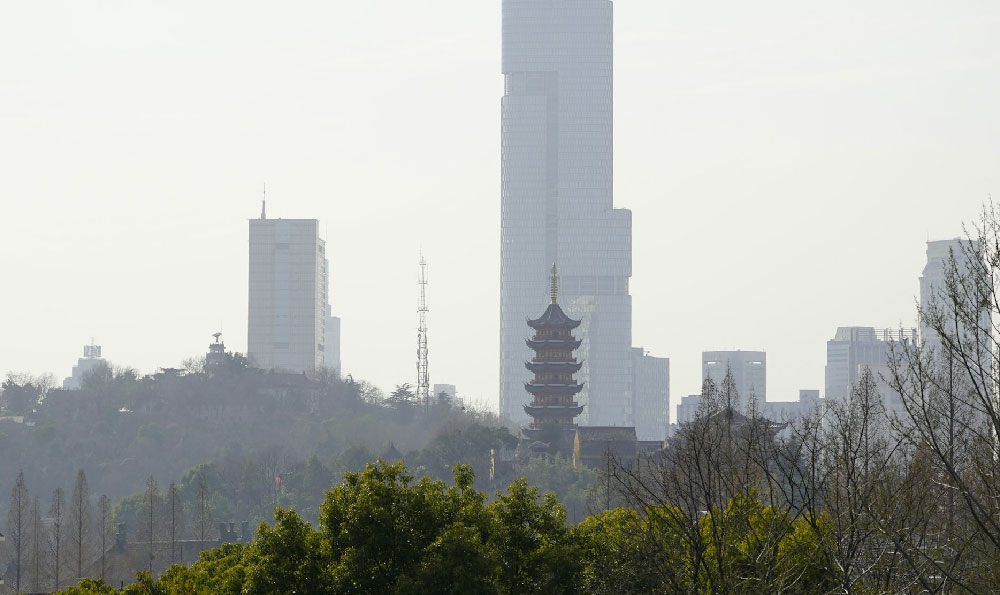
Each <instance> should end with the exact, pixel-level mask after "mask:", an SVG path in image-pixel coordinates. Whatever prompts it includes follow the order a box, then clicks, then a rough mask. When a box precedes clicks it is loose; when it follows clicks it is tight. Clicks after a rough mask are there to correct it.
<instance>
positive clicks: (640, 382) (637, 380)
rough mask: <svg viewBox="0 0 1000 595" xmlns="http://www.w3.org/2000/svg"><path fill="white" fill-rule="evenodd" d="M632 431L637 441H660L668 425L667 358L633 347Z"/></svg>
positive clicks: (668, 383)
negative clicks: (633, 415) (648, 353)
mask: <svg viewBox="0 0 1000 595" xmlns="http://www.w3.org/2000/svg"><path fill="white" fill-rule="evenodd" d="M632 395H633V397H632V398H633V406H632V408H633V411H634V412H635V434H636V436H637V437H638V439H639V440H640V441H655V440H659V441H663V440H664V439H666V437H667V428H668V427H669V426H670V358H666V357H653V356H650V355H647V354H646V351H645V350H644V349H643V348H641V347H634V348H632Z"/></svg>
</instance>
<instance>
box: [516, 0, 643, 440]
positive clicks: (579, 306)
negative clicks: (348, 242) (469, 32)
mask: <svg viewBox="0 0 1000 595" xmlns="http://www.w3.org/2000/svg"><path fill="white" fill-rule="evenodd" d="M612 39H613V36H612V3H611V2H610V0H503V65H502V70H503V75H504V96H503V99H502V101H501V167H502V171H501V231H500V235H501V267H500V271H501V272H500V288H501V289H500V291H501V296H500V335H501V336H500V350H501V354H500V413H501V414H502V415H504V416H507V417H508V418H510V419H511V420H513V421H515V422H518V423H525V422H527V421H528V420H527V416H526V415H525V413H524V411H523V409H522V406H523V405H524V404H525V403H526V402H528V401H529V400H530V396H529V395H528V393H527V392H525V389H524V383H525V382H526V381H528V380H529V374H528V372H527V370H526V369H525V367H524V362H525V361H526V360H528V359H530V358H531V351H530V350H529V349H528V348H527V346H526V345H525V343H524V340H525V338H526V337H525V335H526V330H525V329H526V327H525V321H526V320H527V319H528V318H530V317H531V316H532V315H533V314H536V313H537V312H538V311H539V309H540V308H541V307H543V306H544V305H545V304H546V302H547V299H546V298H547V293H548V273H549V269H550V267H551V266H552V264H553V263H554V264H556V265H558V268H559V272H560V274H561V287H560V300H559V301H560V303H561V304H563V305H564V307H565V308H566V313H567V314H568V315H569V316H571V317H573V318H577V319H582V320H583V324H582V325H581V330H580V333H579V338H581V339H582V340H583V341H584V344H583V346H582V347H581V348H580V350H578V351H577V353H576V356H577V359H578V360H582V361H583V369H582V370H581V372H580V373H579V374H578V375H577V378H578V379H579V380H580V381H581V382H583V383H584V389H583V392H582V393H580V395H579V396H578V401H579V402H580V403H581V404H582V405H584V406H585V408H584V412H583V414H582V415H581V416H580V419H579V422H580V424H581V425H618V426H631V425H633V423H634V422H633V411H632V370H631V356H630V350H631V343H632V298H631V296H629V293H628V291H629V288H628V283H629V277H631V275H632V220H631V212H630V211H627V210H625V209H615V208H614V207H613V200H612V180H613V169H612V155H613V151H612V140H613V125H612V116H613V112H612V98H613V60H612Z"/></svg>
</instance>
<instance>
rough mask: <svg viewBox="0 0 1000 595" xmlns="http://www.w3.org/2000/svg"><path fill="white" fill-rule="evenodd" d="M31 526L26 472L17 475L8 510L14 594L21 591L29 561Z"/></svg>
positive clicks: (8, 537)
mask: <svg viewBox="0 0 1000 595" xmlns="http://www.w3.org/2000/svg"><path fill="white" fill-rule="evenodd" d="M30 525H31V497H30V495H29V494H28V485H27V484H26V483H25V481H24V470H21V471H19V472H18V474H17V480H16V481H15V482H14V487H13V488H11V490H10V507H9V508H8V509H7V535H6V537H7V541H8V543H9V544H10V545H9V546H8V547H9V548H11V550H12V551H13V558H14V559H13V565H14V592H16V593H19V592H20V591H21V572H22V570H23V568H24V562H26V561H27V544H28V543H27V542H28V535H29V531H30Z"/></svg>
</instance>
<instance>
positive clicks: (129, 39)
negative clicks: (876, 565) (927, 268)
mask: <svg viewBox="0 0 1000 595" xmlns="http://www.w3.org/2000/svg"><path fill="white" fill-rule="evenodd" d="M499 17H500V3H499V2H498V1H496V2H485V1H482V0H478V1H469V0H432V1H428V2H412V1H409V2H404V1H402V0H382V1H377V2H350V3H348V2H336V3H330V2H298V3H294V4H289V3H281V4H276V3H264V2H210V3H205V2H172V3H166V4H165V3H153V2H96V1H95V2H87V3H80V2H9V3H6V4H5V5H3V7H0V183H2V189H0V192H2V194H0V195H2V197H3V199H2V205H3V212H2V215H0V262H2V266H3V269H4V271H5V276H4V291H3V292H2V296H3V297H2V301H0V305H2V312H3V318H2V320H3V325H2V330H3V340H2V341H0V371H4V372H6V371H19V372H21V371H23V372H31V373H36V374H37V373H42V372H52V373H53V374H55V375H56V377H57V378H58V379H61V378H62V377H64V376H66V375H68V374H69V370H70V367H71V366H72V365H73V364H74V363H75V361H76V358H77V357H79V356H80V350H81V346H82V345H83V344H85V343H87V342H89V341H90V339H91V337H93V338H94V339H95V341H96V342H97V343H98V344H101V345H103V346H104V355H105V356H106V357H107V358H108V359H109V360H110V361H112V362H113V363H115V364H120V365H131V366H135V367H137V368H139V369H140V370H142V371H144V372H151V371H153V370H155V369H156V368H157V367H161V366H176V365H178V364H179V363H180V362H181V360H183V359H185V358H187V357H190V356H193V355H198V354H202V353H203V352H204V351H205V348H206V346H207V343H208V342H209V341H210V340H211V337H210V335H211V334H212V333H213V332H215V331H217V330H221V331H222V332H223V339H224V340H225V341H226V344H227V346H228V347H229V348H231V349H235V350H238V351H245V350H246V325H247V222H246V220H247V219H248V218H251V217H255V216H257V215H258V214H259V212H260V199H261V190H262V187H263V184H264V183H265V182H266V184H267V197H268V216H269V217H274V218H276V217H285V218H293V217H303V218H318V219H320V220H321V221H322V225H323V229H324V235H325V238H326V240H327V253H328V255H329V258H330V265H331V301H332V303H333V310H334V313H335V314H337V315H339V316H340V317H342V319H343V337H342V354H343V356H342V357H343V367H344V371H345V373H350V374H353V375H354V376H355V377H356V378H364V379H367V380H370V381H372V382H374V383H375V384H377V385H379V386H381V387H382V388H385V389H391V388H392V386H394V385H396V384H400V383H404V382H410V383H413V382H414V380H415V367H414V364H415V356H414V351H415V347H416V345H415V343H416V324H417V319H416V311H415V310H416V299H417V285H416V275H417V260H418V253H419V251H420V250H421V249H422V250H423V253H424V255H425V256H426V258H427V260H428V263H429V268H428V273H429V277H430V285H429V288H428V299H429V305H430V308H431V312H430V316H429V327H430V332H429V338H430V376H431V382H436V383H453V384H456V385H457V386H458V390H459V392H460V394H463V395H465V396H467V397H470V398H471V399H472V400H474V401H478V402H480V403H482V404H483V405H485V406H488V407H491V408H494V409H495V408H496V395H497V374H498V340H499V330H498V323H499V316H498V315H499V297H498V296H499V270H498V265H499V212H500V209H499V205H500V198H499V197H500V182H499V178H500V169H499V157H500V143H499V137H500V130H499V102H500V96H501V95H502V93H503V88H502V77H501V75H500V18H499ZM998 26H1000V5H998V4H996V3H993V2H985V1H983V2H950V3H946V4H943V3H936V2H902V1H895V2H880V3H876V4H873V3H868V2H846V3H839V4H836V5H829V4H827V5H823V6H822V7H819V6H807V5H804V4H803V3H799V2H766V3H754V4H753V5H752V6H751V5H748V4H747V3H742V2H724V3H713V4H704V3H683V2H664V1H663V0H618V1H617V2H615V67H616V79H615V84H616V98H615V125H616V138H615V165H616V171H615V181H616V183H615V204H616V206H620V207H626V208H629V209H631V210H632V211H633V216H634V219H633V226H634V227H633V236H634V247H633V257H634V263H635V266H634V273H633V277H632V286H631V294H632V296H633V299H634V308H633V343H634V344H635V345H637V346H640V345H641V346H643V347H645V348H646V349H648V350H650V351H651V352H652V353H653V354H654V355H657V356H666V357H670V358H671V360H672V362H671V373H672V376H673V378H672V381H671V392H672V393H673V394H672V403H673V404H676V403H677V402H678V400H679V398H680V396H682V395H686V394H690V393H695V392H697V391H698V389H699V375H700V354H701V351H702V350H708V349H730V348H739V349H761V350H766V351H767V353H768V390H767V392H768V398H769V399H771V400H787V399H791V398H793V397H795V396H796V393H797V390H798V389H800V388H822V386H823V366H824V363H825V342H826V341H827V340H828V339H830V338H832V336H833V333H834V331H835V330H836V327H837V326H847V325H871V326H894V325H897V324H903V325H904V326H914V312H915V307H914V295H915V294H916V293H917V290H918V285H917V277H918V276H919V274H920V271H921V269H922V267H923V263H924V259H925V257H924V249H925V246H924V242H925V241H926V240H928V239H939V238H947V237H955V236H957V235H960V234H961V222H962V221H963V220H965V221H967V220H971V219H973V218H974V217H975V216H976V213H977V210H978V208H979V206H980V205H981V203H982V201H983V200H984V199H986V198H987V195H988V193H989V192H991V191H995V190H996V189H997V188H1000V172H998V168H997V164H998V163H1000V146H998V143H997V139H1000V110H998V108H997V106H1000V44H997V42H996V37H995V33H996V31H997V30H998ZM540 307H541V306H540ZM526 334H527V328H526ZM672 414H673V412H672Z"/></svg>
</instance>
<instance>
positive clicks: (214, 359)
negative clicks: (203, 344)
mask: <svg viewBox="0 0 1000 595" xmlns="http://www.w3.org/2000/svg"><path fill="white" fill-rule="evenodd" d="M212 337H213V338H215V342H214V343H209V344H208V353H207V354H206V355H205V370H206V371H208V370H212V369H215V368H218V367H219V366H223V365H225V363H226V344H225V343H223V342H222V333H214V334H213V335H212Z"/></svg>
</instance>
